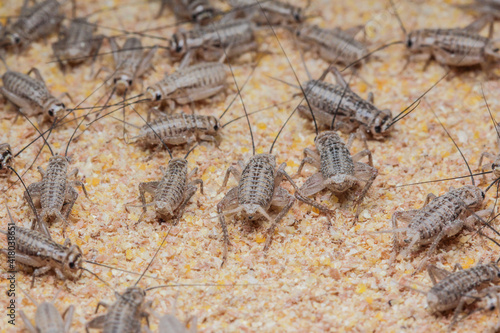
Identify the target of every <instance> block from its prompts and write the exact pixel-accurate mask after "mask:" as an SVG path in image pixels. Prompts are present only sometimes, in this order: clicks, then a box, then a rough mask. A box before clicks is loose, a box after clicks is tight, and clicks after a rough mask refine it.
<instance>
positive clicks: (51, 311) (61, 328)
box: [19, 296, 75, 333]
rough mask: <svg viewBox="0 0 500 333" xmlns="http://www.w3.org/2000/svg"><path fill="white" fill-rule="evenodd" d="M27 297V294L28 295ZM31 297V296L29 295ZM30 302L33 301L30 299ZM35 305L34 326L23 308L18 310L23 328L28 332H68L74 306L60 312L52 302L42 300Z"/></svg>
mask: <svg viewBox="0 0 500 333" xmlns="http://www.w3.org/2000/svg"><path fill="white" fill-rule="evenodd" d="M28 297H29V296H28ZM30 299H31V297H30ZM32 302H34V303H35V301H34V300H33V299H32ZM35 305H36V313H35V326H33V324H32V323H31V321H30V320H29V319H28V316H26V314H25V313H24V311H23V310H21V311H19V315H20V316H21V319H22V320H23V323H24V326H25V328H26V329H27V330H28V332H30V333H69V332H70V328H71V322H72V320H73V314H74V313H75V307H74V306H73V305H70V306H68V308H67V309H66V310H65V311H64V313H63V314H62V316H61V314H60V313H59V311H58V310H57V309H56V307H55V306H54V304H53V302H43V303H41V304H37V303H35Z"/></svg>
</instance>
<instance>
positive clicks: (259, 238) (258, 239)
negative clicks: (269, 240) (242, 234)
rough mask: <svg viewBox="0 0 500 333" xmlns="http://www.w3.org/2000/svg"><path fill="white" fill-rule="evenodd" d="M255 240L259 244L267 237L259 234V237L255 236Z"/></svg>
mask: <svg viewBox="0 0 500 333" xmlns="http://www.w3.org/2000/svg"><path fill="white" fill-rule="evenodd" d="M255 241H256V242H257V243H259V244H261V243H264V242H265V241H266V237H263V236H262V235H257V237H255Z"/></svg>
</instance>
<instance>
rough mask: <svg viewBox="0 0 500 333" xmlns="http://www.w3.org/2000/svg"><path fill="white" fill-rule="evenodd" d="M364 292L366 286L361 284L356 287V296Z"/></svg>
mask: <svg viewBox="0 0 500 333" xmlns="http://www.w3.org/2000/svg"><path fill="white" fill-rule="evenodd" d="M365 291H366V284H364V283H361V284H358V286H357V287H356V294H362V293H364V292H365Z"/></svg>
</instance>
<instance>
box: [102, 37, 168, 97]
mask: <svg viewBox="0 0 500 333" xmlns="http://www.w3.org/2000/svg"><path fill="white" fill-rule="evenodd" d="M109 43H110V45H111V50H112V51H113V59H114V62H115V72H114V74H113V85H114V86H115V88H116V91H117V93H118V94H123V93H125V91H127V90H130V89H131V88H132V85H133V83H134V81H135V80H136V79H137V78H140V77H141V76H142V75H143V74H144V73H145V72H146V71H147V70H148V69H149V68H151V66H152V60H153V57H154V55H155V53H156V50H157V49H158V46H154V47H153V48H151V49H150V50H148V51H144V48H143V47H142V43H141V40H140V39H138V38H136V37H130V38H127V40H126V41H125V44H123V46H122V48H121V49H120V47H119V46H118V44H117V43H116V41H115V39H114V38H110V39H109Z"/></svg>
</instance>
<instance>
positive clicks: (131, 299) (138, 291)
mask: <svg viewBox="0 0 500 333" xmlns="http://www.w3.org/2000/svg"><path fill="white" fill-rule="evenodd" d="M121 298H122V299H123V300H125V301H126V302H127V303H128V304H130V305H132V306H134V307H139V306H140V305H141V304H142V303H144V299H145V298H146V291H145V290H144V289H142V288H139V287H128V288H127V289H125V292H124V293H123V294H122V295H121Z"/></svg>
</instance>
